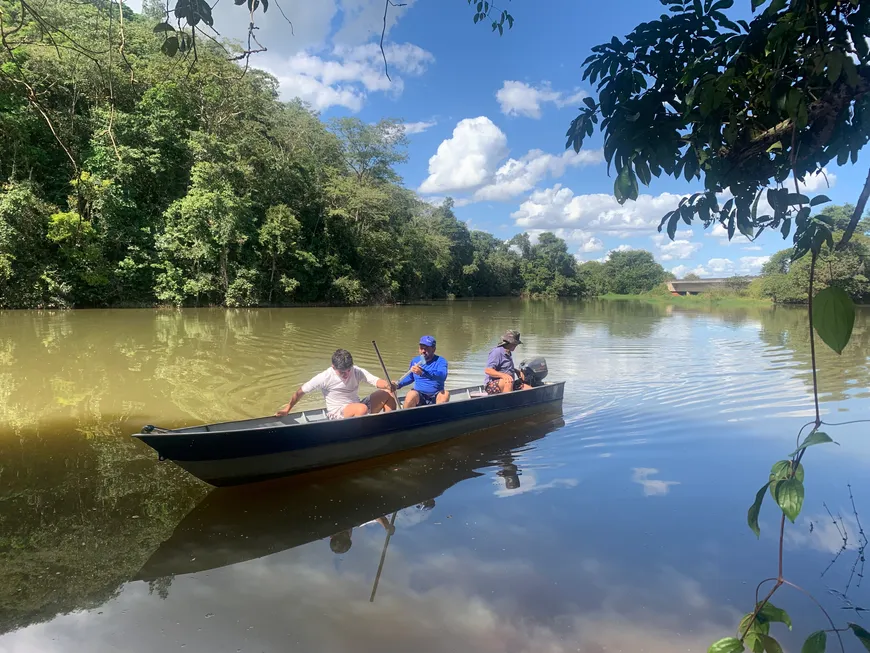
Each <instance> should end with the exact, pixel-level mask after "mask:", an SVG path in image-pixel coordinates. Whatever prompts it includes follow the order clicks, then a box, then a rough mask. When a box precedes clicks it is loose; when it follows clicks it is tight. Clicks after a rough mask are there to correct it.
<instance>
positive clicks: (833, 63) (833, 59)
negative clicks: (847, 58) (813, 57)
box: [828, 52, 843, 84]
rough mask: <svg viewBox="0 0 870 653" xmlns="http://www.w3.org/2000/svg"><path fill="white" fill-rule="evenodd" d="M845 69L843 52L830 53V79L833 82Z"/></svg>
mask: <svg viewBox="0 0 870 653" xmlns="http://www.w3.org/2000/svg"><path fill="white" fill-rule="evenodd" d="M842 71H843V53H842V52H832V53H831V54H829V55H828V81H829V82H830V83H831V84H833V83H834V82H836V81H837V80H838V79H839V78H840V73H841V72H842Z"/></svg>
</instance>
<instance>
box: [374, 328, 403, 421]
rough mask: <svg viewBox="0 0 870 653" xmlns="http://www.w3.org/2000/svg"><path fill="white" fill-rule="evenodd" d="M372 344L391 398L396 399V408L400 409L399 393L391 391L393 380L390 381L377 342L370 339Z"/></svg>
mask: <svg viewBox="0 0 870 653" xmlns="http://www.w3.org/2000/svg"><path fill="white" fill-rule="evenodd" d="M372 346H374V348H375V353H376V354H377V355H378V360H379V361H381V369H382V370H383V371H384V377H385V378H386V379H387V383H389V384H390V394H391V395H393V399H395V400H396V410H402V402H400V401H399V394H398V393H397V392H393V391H392V388H393V382H392V381H390V373H389V372H387V366H386V365H385V364H384V358H383V356H381V350H380V349H378V343H376V342H375V341H374V340H372Z"/></svg>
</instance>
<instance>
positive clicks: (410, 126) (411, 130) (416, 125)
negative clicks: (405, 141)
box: [405, 120, 438, 134]
mask: <svg viewBox="0 0 870 653" xmlns="http://www.w3.org/2000/svg"><path fill="white" fill-rule="evenodd" d="M437 124H438V123H437V122H435V121H434V120H432V121H421V122H406V123H405V133H406V134H422V133H423V132H424V131H426V130H427V129H431V128H432V127H434V126H435V125H437Z"/></svg>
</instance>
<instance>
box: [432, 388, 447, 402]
mask: <svg viewBox="0 0 870 653" xmlns="http://www.w3.org/2000/svg"><path fill="white" fill-rule="evenodd" d="M448 401H450V393H449V392H447V390H442V391H441V392H439V393H438V396H436V397H435V403H436V404H446V403H447V402H448Z"/></svg>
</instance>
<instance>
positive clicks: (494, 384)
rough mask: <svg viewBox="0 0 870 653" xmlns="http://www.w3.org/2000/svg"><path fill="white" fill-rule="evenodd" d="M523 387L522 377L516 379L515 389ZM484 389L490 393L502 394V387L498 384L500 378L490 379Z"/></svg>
mask: <svg viewBox="0 0 870 653" xmlns="http://www.w3.org/2000/svg"><path fill="white" fill-rule="evenodd" d="M522 387H523V382H522V380H521V379H514V390H521V389H522ZM483 389H484V391H485V392H486V394H488V395H498V394H501V387H500V386H499V385H498V379H490V380H489V381H487V382H486V385H485V386H484V387H483Z"/></svg>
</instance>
